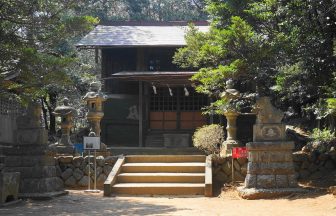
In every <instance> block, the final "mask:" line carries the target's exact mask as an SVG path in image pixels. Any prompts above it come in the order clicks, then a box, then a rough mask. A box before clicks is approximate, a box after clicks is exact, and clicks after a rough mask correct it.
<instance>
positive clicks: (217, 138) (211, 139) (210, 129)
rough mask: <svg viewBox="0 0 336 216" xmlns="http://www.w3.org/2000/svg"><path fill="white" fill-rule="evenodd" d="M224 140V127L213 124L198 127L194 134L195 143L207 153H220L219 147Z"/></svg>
mask: <svg viewBox="0 0 336 216" xmlns="http://www.w3.org/2000/svg"><path fill="white" fill-rule="evenodd" d="M223 142H224V128H223V127H222V126H220V125H216V124H212V125H205V126H203V127H201V128H198V129H197V130H196V131H195V133H194V135H193V144H194V146H195V147H196V148H198V149H200V150H202V151H204V152H205V153H206V154H207V155H209V154H216V153H219V147H220V146H221V145H222V143H223Z"/></svg>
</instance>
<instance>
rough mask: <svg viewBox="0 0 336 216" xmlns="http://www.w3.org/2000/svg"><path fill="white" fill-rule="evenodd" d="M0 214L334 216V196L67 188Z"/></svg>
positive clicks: (1, 211)
mask: <svg viewBox="0 0 336 216" xmlns="http://www.w3.org/2000/svg"><path fill="white" fill-rule="evenodd" d="M0 215H6V216H7V215H16V216H18V215H34V216H38V215H43V216H45V215H50V216H51V215H129V216H135V215H183V216H186V215H192V216H198V215H206V216H214V215H229V216H235V215H239V216H242V215H249V216H263V215H267V216H269V215H272V216H278V215H279V216H284V215H286V216H291V215H293V216H294V215H295V216H329V215H330V216H335V215H336V198H335V197H334V196H333V195H331V194H326V193H321V192H320V193H318V192H310V193H308V194H297V195H292V196H288V197H284V198H280V199H273V200H243V199H241V198H239V197H238V196H237V193H236V191H235V190H234V189H230V188H229V189H227V190H226V191H224V192H223V193H222V194H221V195H219V196H218V197H214V198H206V197H188V196H187V197H162V196H161V197H141V196H118V197H103V195H102V193H99V194H87V193H84V192H83V191H78V190H70V191H69V195H67V196H61V197H57V198H54V199H51V200H43V201H42V200H40V201H37V200H24V201H23V202H21V203H19V204H16V205H12V206H8V207H2V208H0Z"/></svg>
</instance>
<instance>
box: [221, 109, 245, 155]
mask: <svg viewBox="0 0 336 216" xmlns="http://www.w3.org/2000/svg"><path fill="white" fill-rule="evenodd" d="M224 116H225V117H226V122H227V126H226V131H227V137H226V140H225V141H224V143H223V150H222V151H221V154H222V155H223V156H228V155H231V149H232V148H233V147H237V146H239V145H240V143H239V141H238V140H237V117H238V116H239V112H236V111H227V112H224Z"/></svg>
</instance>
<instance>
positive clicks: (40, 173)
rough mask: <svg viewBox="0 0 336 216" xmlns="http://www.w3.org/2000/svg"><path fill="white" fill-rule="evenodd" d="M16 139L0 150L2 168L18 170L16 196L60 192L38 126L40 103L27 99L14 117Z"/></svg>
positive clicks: (44, 135) (43, 134)
mask: <svg viewBox="0 0 336 216" xmlns="http://www.w3.org/2000/svg"><path fill="white" fill-rule="evenodd" d="M16 122H17V126H18V129H17V131H16V138H17V139H16V143H15V144H14V145H13V146H12V148H8V149H5V150H4V153H5V155H6V157H5V168H4V171H5V172H19V173H20V176H21V178H20V187H19V197H22V198H27V197H33V198H38V197H52V196H56V195H60V194H64V193H65V192H64V191H63V181H62V180H61V179H60V178H59V177H58V176H57V171H56V161H55V159H54V158H53V157H51V156H49V150H48V145H47V144H48V139H47V138H48V133H47V130H45V128H44V127H43V126H41V122H42V121H41V105H40V104H39V103H37V102H34V103H31V104H30V105H29V107H28V111H27V113H26V115H23V116H19V117H18V118H17V120H16Z"/></svg>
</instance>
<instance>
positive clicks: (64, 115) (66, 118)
mask: <svg viewBox="0 0 336 216" xmlns="http://www.w3.org/2000/svg"><path fill="white" fill-rule="evenodd" d="M76 113H77V112H76V110H75V109H74V108H72V107H70V106H69V99H68V98H64V100H63V105H62V106H58V107H56V109H55V110H54V114H55V116H57V117H61V129H62V136H61V140H60V141H59V142H58V145H61V146H72V142H71V140H70V130H71V128H72V127H73V118H74V116H75V115H76Z"/></svg>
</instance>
